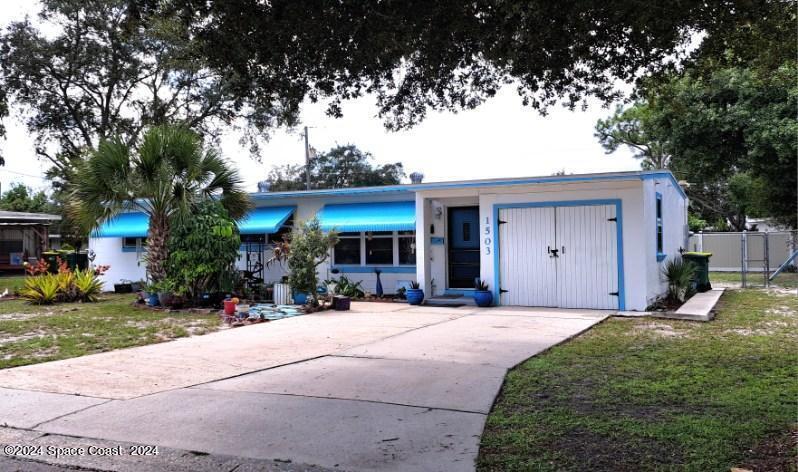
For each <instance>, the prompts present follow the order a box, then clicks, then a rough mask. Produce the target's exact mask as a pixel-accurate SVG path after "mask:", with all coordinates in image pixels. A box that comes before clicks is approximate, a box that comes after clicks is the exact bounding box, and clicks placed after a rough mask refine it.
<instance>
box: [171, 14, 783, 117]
mask: <svg viewBox="0 0 798 472" xmlns="http://www.w3.org/2000/svg"><path fill="white" fill-rule="evenodd" d="M776 3H777V2H772V1H753V2H752V1H748V0H708V1H694V0H678V1H668V2H645V1H640V0H610V1H607V0H563V1H558V2H556V4H553V3H552V2H550V1H547V0H546V1H544V0H531V1H530V0H509V1H496V0H477V1H474V0H468V1H465V0H443V1H429V0H407V1H401V2H397V1H383V2H368V1H362V0H341V1H338V2H318V1H313V0H274V1H269V2H264V1H257V0H238V1H229V0H201V1H200V0H172V1H171V2H169V8H175V9H176V10H177V11H178V12H179V13H178V15H179V16H180V17H181V18H183V19H184V21H185V22H186V24H188V25H189V27H190V28H191V31H192V32H193V33H195V34H196V37H197V39H198V43H199V44H200V48H201V51H202V55H203V56H205V57H206V58H207V60H208V64H209V65H210V66H211V67H212V68H214V69H215V70H224V71H231V72H232V74H231V76H232V77H233V83H235V84H237V85H238V86H240V87H242V88H246V89H250V90H252V91H253V93H256V94H258V95H261V96H263V97H281V98H283V99H284V100H286V101H287V102H289V103H296V102H301V100H302V99H304V98H306V97H307V98H310V99H311V100H318V99H322V98H330V104H329V108H328V113H329V114H330V115H331V116H340V115H341V113H342V112H341V102H342V100H346V99H350V98H353V97H359V96H363V95H365V94H373V95H375V96H376V99H377V104H378V107H379V114H380V116H381V117H383V118H384V119H385V121H386V126H387V127H388V128H390V129H402V128H407V127H410V126H413V125H414V124H416V123H418V122H420V121H421V120H423V119H424V118H425V116H426V114H427V112H428V110H430V109H432V110H455V111H456V110H464V109H472V108H475V107H477V106H478V105H480V104H481V103H483V102H484V101H486V100H488V99H490V98H491V97H493V96H494V95H495V94H496V92H497V90H498V89H499V88H500V87H502V86H505V85H510V86H514V87H516V89H517V91H518V94H519V95H520V97H521V100H522V102H523V103H524V104H526V105H531V106H533V107H535V108H539V109H541V110H544V109H545V108H546V107H547V106H549V105H551V104H553V103H555V102H556V101H563V102H564V103H565V104H566V105H568V106H570V107H574V106H577V105H579V104H580V102H582V100H583V99H584V98H585V97H587V96H594V97H598V98H599V99H601V100H605V101H607V102H609V101H611V100H614V99H615V98H617V97H618V96H619V95H620V93H619V91H618V90H617V88H616V87H615V83H616V81H617V80H620V81H624V82H634V81H635V80H637V79H638V78H639V77H641V76H644V75H645V74H644V72H650V71H652V70H658V69H660V68H662V67H663V64H665V63H667V62H668V60H669V58H672V57H673V56H674V55H676V56H678V55H679V54H678V52H679V51H680V50H681V48H682V47H683V46H684V45H685V44H686V43H688V42H689V40H690V38H691V37H692V35H693V34H694V33H695V32H697V31H703V32H705V34H706V35H707V36H712V37H714V36H716V34H718V33H723V32H724V31H727V30H729V29H733V28H735V27H736V25H741V24H746V23H748V22H750V21H751V20H752V19H756V18H759V17H762V16H767V15H768V14H769V11H770V10H771V9H773V8H776V7H775V6H774V5H775V4H776Z"/></svg>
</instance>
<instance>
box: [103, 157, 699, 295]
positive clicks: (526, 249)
mask: <svg viewBox="0 0 798 472" xmlns="http://www.w3.org/2000/svg"><path fill="white" fill-rule="evenodd" d="M252 198H253V200H254V201H255V206H256V208H255V209H254V210H253V211H252V213H251V214H250V215H249V216H248V217H247V218H246V219H244V220H242V221H241V222H240V224H239V227H240V231H241V234H242V247H241V258H240V261H239V268H240V269H241V270H248V269H249V270H251V269H252V268H253V267H254V268H258V261H264V260H266V259H267V258H268V256H269V253H270V251H271V249H270V243H272V242H274V241H276V240H279V239H280V238H281V237H282V234H283V233H284V232H285V231H287V230H289V229H290V227H291V226H292V225H293V224H294V223H296V222H298V221H302V220H307V219H310V218H313V217H317V218H319V221H320V222H321V225H322V227H323V228H324V229H327V230H332V229H335V230H336V231H338V232H339V234H340V242H339V243H338V245H337V246H336V247H335V248H334V249H333V251H332V254H331V258H330V262H329V263H327V264H324V265H323V266H321V267H320V268H319V276H320V278H321V280H324V279H330V278H336V277H337V276H338V275H340V274H344V275H346V276H347V277H349V278H351V279H354V280H362V281H363V286H364V288H365V289H366V290H368V291H374V290H375V284H376V280H377V279H376V275H375V273H374V271H375V269H378V270H380V271H381V275H380V277H381V282H382V285H383V287H384V290H385V293H393V292H395V291H396V290H397V289H398V288H399V287H401V286H406V285H407V284H408V283H409V282H410V281H414V280H415V281H418V282H419V283H420V284H421V286H422V288H423V289H424V291H425V293H426V294H427V297H428V298H429V297H457V296H458V295H468V294H469V292H470V291H471V290H473V285H474V279H476V278H480V279H481V280H483V281H485V282H487V283H488V284H489V285H490V290H492V291H493V293H494V302H495V303H496V304H497V305H522V306H548V307H563V308H596V309H618V310H645V308H646V307H647V306H648V305H649V303H650V302H651V301H653V300H654V299H655V298H657V297H658V296H660V295H662V294H663V293H664V292H665V290H666V285H667V284H666V281H665V279H664V277H663V275H662V267H663V264H664V263H665V262H666V261H667V260H668V259H669V258H672V257H675V256H678V255H679V253H680V251H681V250H682V249H683V248H686V247H687V244H686V238H687V235H688V229H687V197H686V195H685V193H684V191H683V190H682V188H681V187H680V186H679V183H678V182H677V181H676V179H675V178H674V177H673V175H672V174H671V173H670V172H668V171H662V170H657V171H640V172H616V173H604V174H584V175H558V176H548V177H517V178H503V179H484V180H473V181H460V182H430V183H419V184H406V185H391V186H383V187H362V188H348V189H330V190H311V191H294V192H260V193H254V194H252ZM146 233H147V218H146V216H144V215H142V214H137V213H129V214H123V215H121V216H120V217H119V218H117V219H115V220H114V221H112V222H110V223H107V224H105V225H103V227H102V228H100V230H99V232H98V233H97V234H96V235H95V237H92V238H90V241H89V246H90V248H91V249H93V250H94V252H95V253H96V259H95V261H96V263H98V264H110V265H111V269H110V270H109V271H108V272H107V281H108V282H117V281H119V280H123V279H127V280H140V279H144V277H145V272H144V264H143V262H142V261H141V255H142V252H143V251H144V250H145V246H146V241H145V240H144V238H145V237H146ZM284 274H285V269H284V268H282V267H279V266H276V267H275V266H272V267H270V268H268V269H264V270H263V272H262V276H263V278H264V280H265V282H267V283H268V282H277V281H279V280H280V278H281V277H282V276H283V275H284Z"/></svg>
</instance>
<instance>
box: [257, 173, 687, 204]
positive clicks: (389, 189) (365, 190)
mask: <svg viewBox="0 0 798 472" xmlns="http://www.w3.org/2000/svg"><path fill="white" fill-rule="evenodd" d="M655 178H668V179H670V180H671V182H672V183H673V186H674V187H675V188H676V189H677V191H678V192H679V194H680V195H681V196H682V197H683V198H687V195H686V194H685V193H684V190H683V189H682V188H681V186H679V182H678V181H677V180H676V178H675V177H674V176H673V174H672V173H671V172H670V171H667V170H656V171H642V172H626V173H614V174H583V175H564V176H559V175H558V176H548V177H526V178H518V179H496V180H473V181H460V182H430V183H426V184H403V185H385V186H382V187H355V188H338V189H328V190H301V191H294V192H262V193H258V192H256V193H252V194H250V195H251V196H252V197H253V198H255V199H263V200H269V199H278V198H299V197H315V196H326V195H359V194H374V193H412V192H418V191H424V190H441V189H457V188H472V187H503V186H509V185H525V184H550V183H575V182H592V181H598V182H602V181H616V180H620V181H623V180H627V181H628V180H638V179H639V180H646V179H655Z"/></svg>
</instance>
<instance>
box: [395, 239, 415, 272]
mask: <svg viewBox="0 0 798 472" xmlns="http://www.w3.org/2000/svg"><path fill="white" fill-rule="evenodd" d="M398 239H399V265H416V232H415V231H399V234H398Z"/></svg>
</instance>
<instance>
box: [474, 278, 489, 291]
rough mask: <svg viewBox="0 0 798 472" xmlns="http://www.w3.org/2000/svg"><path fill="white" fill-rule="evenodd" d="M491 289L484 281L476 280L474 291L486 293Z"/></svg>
mask: <svg viewBox="0 0 798 472" xmlns="http://www.w3.org/2000/svg"><path fill="white" fill-rule="evenodd" d="M489 288H490V287H489V286H488V283H487V282H485V281H483V280H482V279H476V280H475V281H474V290H479V291H483V292H485V291H488V290H489Z"/></svg>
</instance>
